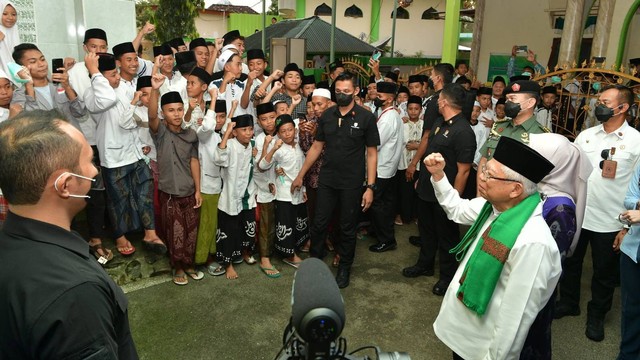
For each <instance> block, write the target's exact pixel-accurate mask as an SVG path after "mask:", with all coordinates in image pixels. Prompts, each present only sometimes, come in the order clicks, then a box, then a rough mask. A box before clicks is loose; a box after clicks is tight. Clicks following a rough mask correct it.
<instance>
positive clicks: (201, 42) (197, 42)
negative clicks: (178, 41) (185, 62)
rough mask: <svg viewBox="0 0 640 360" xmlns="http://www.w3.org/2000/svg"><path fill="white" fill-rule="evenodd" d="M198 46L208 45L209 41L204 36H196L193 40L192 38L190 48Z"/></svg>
mask: <svg viewBox="0 0 640 360" xmlns="http://www.w3.org/2000/svg"><path fill="white" fill-rule="evenodd" d="M198 46H204V47H206V46H207V41H206V40H205V39H203V38H195V39H193V40H191V42H190V43H189V50H193V49H195V48H197V47H198Z"/></svg>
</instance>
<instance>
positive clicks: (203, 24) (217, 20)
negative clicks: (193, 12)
mask: <svg viewBox="0 0 640 360" xmlns="http://www.w3.org/2000/svg"><path fill="white" fill-rule="evenodd" d="M195 24H196V29H197V30H198V33H199V34H200V36H201V37H204V38H219V37H222V35H224V34H226V33H227V20H226V19H225V18H224V17H223V16H222V14H208V13H202V12H201V13H200V16H198V17H197V18H196V19H195Z"/></svg>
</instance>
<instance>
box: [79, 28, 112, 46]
mask: <svg viewBox="0 0 640 360" xmlns="http://www.w3.org/2000/svg"><path fill="white" fill-rule="evenodd" d="M89 39H101V40H104V41H107V33H106V32H104V30H102V29H98V28H93V29H88V30H87V31H85V32H84V41H82V42H83V43H86V42H87V40H89Z"/></svg>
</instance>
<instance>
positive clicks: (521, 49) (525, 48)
mask: <svg viewBox="0 0 640 360" xmlns="http://www.w3.org/2000/svg"><path fill="white" fill-rule="evenodd" d="M517 51H518V52H521V53H526V52H527V51H528V48H527V45H520V46H518V48H517Z"/></svg>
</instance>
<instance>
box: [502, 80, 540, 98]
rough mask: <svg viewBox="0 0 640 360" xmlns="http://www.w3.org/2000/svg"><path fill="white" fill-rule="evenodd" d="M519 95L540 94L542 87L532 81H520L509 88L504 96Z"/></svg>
mask: <svg viewBox="0 0 640 360" xmlns="http://www.w3.org/2000/svg"><path fill="white" fill-rule="evenodd" d="M518 93H531V94H536V95H539V94H540V85H538V83H537V82H535V81H531V80H519V81H516V82H513V83H511V84H509V86H507V89H506V90H505V92H504V94H505V95H507V94H518Z"/></svg>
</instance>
